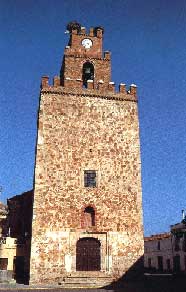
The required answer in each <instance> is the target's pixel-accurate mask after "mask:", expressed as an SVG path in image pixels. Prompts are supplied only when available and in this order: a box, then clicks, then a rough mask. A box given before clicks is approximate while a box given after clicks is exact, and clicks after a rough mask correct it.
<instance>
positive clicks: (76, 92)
mask: <svg viewBox="0 0 186 292" xmlns="http://www.w3.org/2000/svg"><path fill="white" fill-rule="evenodd" d="M41 94H57V95H71V96H80V97H92V98H101V99H108V100H117V101H130V102H138V100H137V98H136V97H135V96H134V95H132V94H130V93H127V94H122V93H119V92H117V93H116V92H115V93H114V92H109V91H104V92H99V91H98V90H95V89H94V90H89V89H84V90H83V89H75V88H71V89H69V88H65V87H62V86H61V87H50V86H49V87H45V88H43V89H42V90H41Z"/></svg>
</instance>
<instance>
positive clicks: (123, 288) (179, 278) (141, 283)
mask: <svg viewBox="0 0 186 292" xmlns="http://www.w3.org/2000/svg"><path fill="white" fill-rule="evenodd" d="M102 289H105V290H112V291H113V292H186V276H185V275H171V276H170V275H169V276H168V275H165V274H162V275H157V274H154V275H153V274H149V275H144V268H143V257H141V258H140V259H139V260H138V261H137V262H136V263H135V264H134V265H133V266H132V267H131V268H130V269H129V270H128V271H127V272H126V273H125V275H123V276H122V277H120V278H119V279H118V280H117V281H115V282H113V283H111V284H110V285H108V286H105V287H103V288H102Z"/></svg>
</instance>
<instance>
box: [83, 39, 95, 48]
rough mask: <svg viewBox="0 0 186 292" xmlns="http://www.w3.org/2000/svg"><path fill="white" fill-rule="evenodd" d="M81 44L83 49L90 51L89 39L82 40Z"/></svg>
mask: <svg viewBox="0 0 186 292" xmlns="http://www.w3.org/2000/svg"><path fill="white" fill-rule="evenodd" d="M81 43H82V45H83V47H84V48H85V49H90V48H91V47H92V44H93V43H92V41H91V40H90V39H83V40H82V42H81Z"/></svg>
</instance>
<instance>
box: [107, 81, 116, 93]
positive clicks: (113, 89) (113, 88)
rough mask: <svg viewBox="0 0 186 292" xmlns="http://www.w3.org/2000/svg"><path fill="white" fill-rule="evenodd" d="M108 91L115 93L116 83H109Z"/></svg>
mask: <svg viewBox="0 0 186 292" xmlns="http://www.w3.org/2000/svg"><path fill="white" fill-rule="evenodd" d="M108 90H109V91H113V92H115V83H114V82H109V85H108Z"/></svg>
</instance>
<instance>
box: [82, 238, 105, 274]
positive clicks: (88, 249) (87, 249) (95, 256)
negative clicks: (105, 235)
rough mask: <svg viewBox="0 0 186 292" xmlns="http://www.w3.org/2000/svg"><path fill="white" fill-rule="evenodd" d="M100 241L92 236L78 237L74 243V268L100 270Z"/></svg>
mask: <svg viewBox="0 0 186 292" xmlns="http://www.w3.org/2000/svg"><path fill="white" fill-rule="evenodd" d="M100 246H101V243H100V241H99V240H98V239H96V238H93V237H84V238H80V239H79V240H78V241H77V245H76V270H77V271H100V270H101V255H100Z"/></svg>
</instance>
